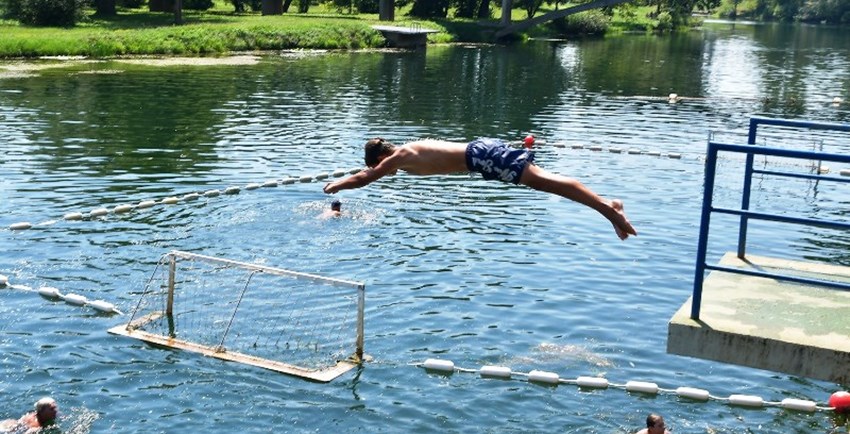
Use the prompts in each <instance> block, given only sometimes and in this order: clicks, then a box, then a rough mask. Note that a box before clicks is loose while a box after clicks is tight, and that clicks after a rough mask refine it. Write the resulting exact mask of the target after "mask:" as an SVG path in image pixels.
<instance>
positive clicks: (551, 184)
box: [519, 164, 637, 240]
mask: <svg viewBox="0 0 850 434" xmlns="http://www.w3.org/2000/svg"><path fill="white" fill-rule="evenodd" d="M519 182H520V184H523V185H527V186H529V187H531V188H533V189H535V190H540V191H545V192H547V193H552V194H557V195H558V196H561V197H565V198H567V199H570V200H573V201H576V202H578V203H580V204H582V205H586V206H589V207H591V208H593V209H595V210H596V211H598V212H599V213H600V214H602V215H603V216H605V218H607V219H608V221H610V222H611V224H612V225H614V230H615V231H616V232H617V236H618V237H620V239H621V240H625V239H626V238H628V237H629V235H637V231H635V228H634V227H632V224H631V223H629V219H628V218H626V213H625V211H624V210H623V202H622V201H620V200H617V199H615V200H608V199H604V198H602V197H600V196H599V195H597V194H596V193H594V192H593V191H592V190H590V189H589V188H587V187H586V186H585V185H584V184H582V183H581V182H579V181H578V180H576V179H573V178H568V177H566V176H562V175H558V174H554V173H550V172H547V171H545V170H543V169H541V168H539V167H537V166H535V165H534V164H527V165H526V166H525V169H524V170H523V171H522V176H521V177H520V178H519Z"/></svg>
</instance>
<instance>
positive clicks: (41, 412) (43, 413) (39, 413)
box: [35, 397, 58, 425]
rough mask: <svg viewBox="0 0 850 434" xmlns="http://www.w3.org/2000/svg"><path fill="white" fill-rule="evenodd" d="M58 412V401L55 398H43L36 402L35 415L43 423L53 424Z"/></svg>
mask: <svg viewBox="0 0 850 434" xmlns="http://www.w3.org/2000/svg"><path fill="white" fill-rule="evenodd" d="M57 412H58V409H57V406H56V401H55V400H54V399H53V398H49V397H45V398H41V399H39V400H38V401H37V402H36V403H35V415H36V417H37V418H38V421H39V423H40V424H42V425H49V424H52V423H53V421H54V420H56V413H57Z"/></svg>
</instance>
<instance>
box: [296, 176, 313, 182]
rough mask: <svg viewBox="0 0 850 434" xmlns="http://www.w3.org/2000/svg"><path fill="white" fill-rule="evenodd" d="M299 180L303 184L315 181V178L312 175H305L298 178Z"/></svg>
mask: <svg viewBox="0 0 850 434" xmlns="http://www.w3.org/2000/svg"><path fill="white" fill-rule="evenodd" d="M298 180H299V181H301V182H310V181H312V180H313V177H312V176H310V175H304V176H302V177H300V178H298Z"/></svg>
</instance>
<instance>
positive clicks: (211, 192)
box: [204, 190, 221, 197]
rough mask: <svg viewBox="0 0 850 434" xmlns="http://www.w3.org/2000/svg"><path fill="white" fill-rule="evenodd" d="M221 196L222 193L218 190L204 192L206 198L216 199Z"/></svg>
mask: <svg viewBox="0 0 850 434" xmlns="http://www.w3.org/2000/svg"><path fill="white" fill-rule="evenodd" d="M220 194H221V192H220V191H218V190H207V191H205V192H204V196H206V197H216V196H218V195H220Z"/></svg>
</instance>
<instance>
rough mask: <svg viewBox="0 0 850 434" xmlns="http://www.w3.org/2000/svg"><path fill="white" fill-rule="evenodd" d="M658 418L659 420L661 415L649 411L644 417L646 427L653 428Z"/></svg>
mask: <svg viewBox="0 0 850 434" xmlns="http://www.w3.org/2000/svg"><path fill="white" fill-rule="evenodd" d="M659 420H661V416H659V415H657V414H655V413H650V415H649V416H647V417H646V427H647V428H655V424H656V423H658V421H659Z"/></svg>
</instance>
